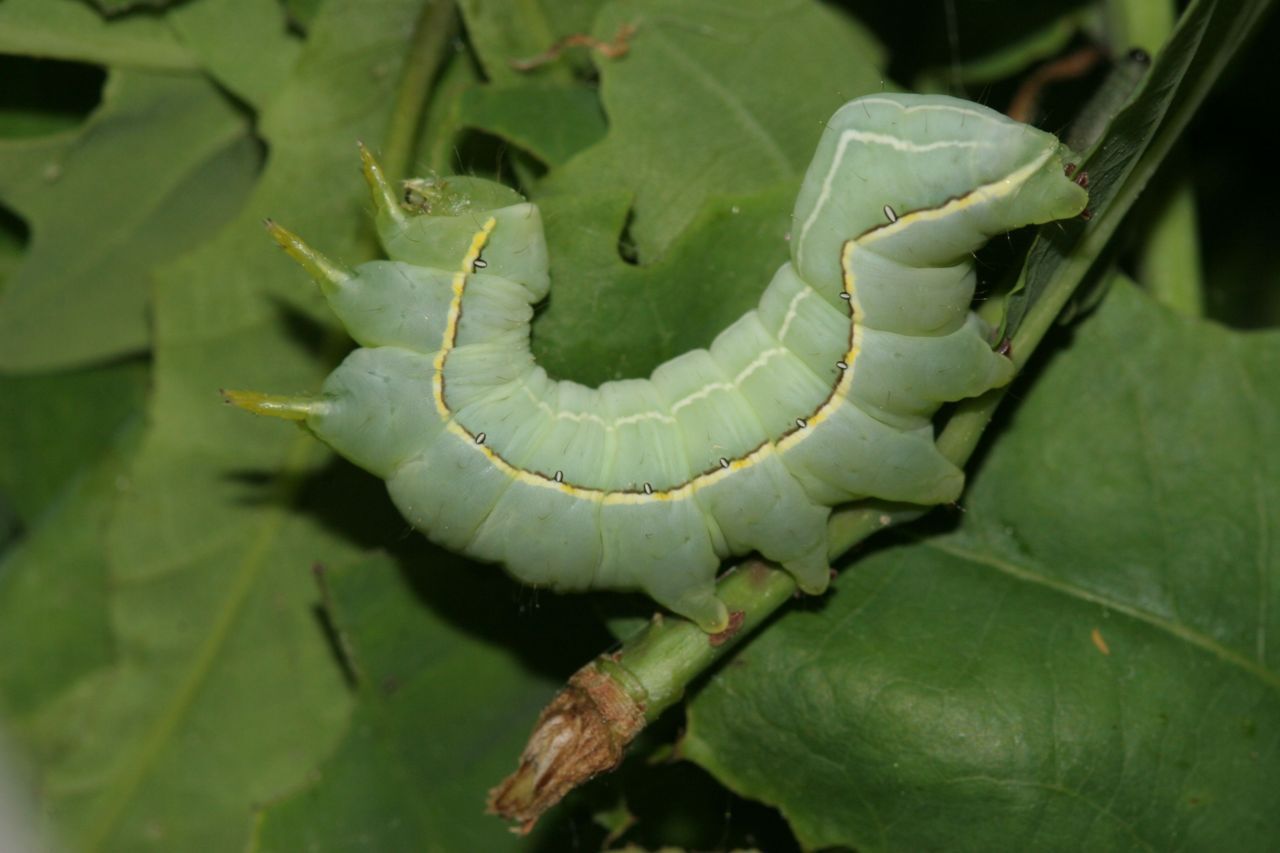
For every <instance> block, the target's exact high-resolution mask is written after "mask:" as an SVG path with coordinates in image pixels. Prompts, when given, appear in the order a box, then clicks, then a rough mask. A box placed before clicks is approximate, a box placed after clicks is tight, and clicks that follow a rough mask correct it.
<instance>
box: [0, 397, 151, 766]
mask: <svg viewBox="0 0 1280 853" xmlns="http://www.w3.org/2000/svg"><path fill="white" fill-rule="evenodd" d="M123 378H124V377H121V376H111V377H105V376H97V377H93V379H94V380H95V384H96V386H97V387H98V388H102V387H105V386H108V385H110V384H119V381H121V380H122V379H123ZM63 384H64V386H65V385H86V384H89V383H88V381H87V380H86V379H84V378H82V377H75V378H73V379H70V380H69V381H68V382H65V383H63ZM58 390H61V389H58ZM95 398H98V395H97V394H96V393H92V392H91V396H90V399H91V400H93V399H95ZM45 408H47V406H46V407H45ZM55 423H56V424H58V425H62V424H64V423H65V421H63V420H62V419H61V418H59V419H57V420H56V421H55V420H52V419H50V420H49V421H48V422H47V426H46V433H47V434H50V433H54V432H55V431H56V429H55V428H53V425H54V424H55ZM141 433H142V418H141V416H140V414H139V413H134V416H133V417H131V418H130V419H129V420H128V422H126V423H124V424H121V425H119V426H118V427H117V428H116V429H113V430H109V431H105V432H104V433H103V435H102V437H101V438H98V439H96V440H93V442H92V443H93V444H95V445H101V444H103V442H104V440H106V441H109V444H107V445H106V446H105V447H101V448H98V450H99V458H98V459H96V460H94V461H93V464H85V465H84V466H83V471H82V473H81V476H79V477H77V478H76V479H75V480H73V481H71V482H70V483H59V485H61V486H63V488H62V489H61V490H60V493H59V494H58V497H57V500H56V502H51V504H50V506H49V507H48V509H47V511H45V512H43V513H42V515H41V519H40V524H39V525H34V526H33V527H32V529H31V530H30V531H29V533H28V535H27V536H26V538H25V539H24V540H23V541H22V542H21V543H20V544H19V545H18V546H17V547H15V548H14V549H13V550H11V551H8V552H6V553H5V555H4V559H3V560H0V648H6V649H21V650H22V653H21V654H7V655H3V656H0V719H2V720H3V721H4V722H5V723H6V724H7V727H8V728H10V729H11V730H14V729H16V731H17V732H18V733H19V734H20V735H21V736H23V739H24V740H29V741H34V742H32V743H28V744H27V745H28V746H33V747H35V751H37V752H38V751H39V749H40V741H41V739H42V738H43V735H41V734H40V731H41V730H42V729H43V727H44V726H45V725H46V724H47V721H46V720H42V719H41V718H42V716H43V714H44V713H47V712H48V709H49V707H51V706H52V705H53V704H56V701H57V699H58V697H59V696H60V695H61V694H62V693H63V692H64V691H65V690H66V687H67V685H69V684H74V683H76V682H78V681H79V680H80V679H82V678H84V677H86V676H89V675H90V674H91V673H95V672H99V671H102V670H103V668H104V667H107V666H109V665H110V664H111V662H112V660H113V657H114V649H113V647H112V637H111V626H110V624H109V614H108V609H107V597H108V596H107V588H108V567H107V557H106V547H105V546H106V534H107V526H108V524H109V523H110V521H111V514H112V509H113V505H114V501H113V498H114V497H115V495H116V494H117V492H118V491H119V489H120V485H121V482H122V481H123V480H124V478H125V477H126V476H127V473H128V465H129V461H130V459H131V458H132V455H133V452H134V451H135V450H136V449H137V446H138V440H139V438H140V436H141ZM11 446H12V447H14V448H15V449H18V448H21V449H22V450H23V451H27V452H30V451H31V449H32V448H31V447H30V446H26V447H23V445H21V444H15V445H9V444H7V443H6V444H5V447H11ZM71 737H74V735H73V734H72V733H71V732H66V733H64V734H63V737H62V738H61V740H63V741H65V740H67V739H70V738H71Z"/></svg>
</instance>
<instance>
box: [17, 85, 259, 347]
mask: <svg viewBox="0 0 1280 853" xmlns="http://www.w3.org/2000/svg"><path fill="white" fill-rule="evenodd" d="M260 156H261V153H260V151H259V149H258V144H257V142H256V141H255V140H254V139H253V137H252V136H251V135H250V129H249V126H248V122H247V121H246V120H245V118H244V117H243V116H242V115H241V114H240V113H239V112H238V111H237V110H236V109H235V108H233V107H232V106H231V105H230V104H229V103H228V102H227V100H226V99H225V98H224V97H223V96H222V95H221V94H220V93H219V92H218V91H217V89H216V88H214V87H213V86H212V85H211V84H210V83H209V82H208V81H207V80H206V79H205V78H204V77H201V76H197V75H185V74H159V73H153V72H141V71H116V72H113V73H112V75H111V78H110V79H109V81H108V84H107V86H106V90H105V92H104V97H103V103H102V106H101V108H100V109H99V110H98V111H97V112H95V113H94V115H93V116H92V117H91V119H90V120H89V121H88V122H87V123H86V124H85V125H84V127H83V128H82V129H80V130H79V131H77V132H74V133H69V134H63V135H59V136H54V137H41V138H37V139H24V140H11V141H0V198H3V199H4V200H5V202H6V203H8V204H10V205H12V206H13V208H14V209H15V210H16V211H17V212H18V213H20V214H21V215H22V216H23V217H24V218H25V219H26V220H27V222H28V223H29V224H30V227H31V246H30V249H29V250H28V252H27V255H26V258H25V260H24V263H23V264H22V266H21V267H19V268H18V270H17V271H15V272H14V274H13V275H11V276H10V277H9V279H8V281H7V283H6V286H5V289H4V291H3V293H0V369H3V370H47V369H52V368H62V367H68V366H72V365H79V364H83V363H85V362H89V361H95V360H100V359H104V358H109V357H112V356H116V355H120V354H122V353H127V352H132V351H136V350H139V349H142V348H144V347H145V346H146V345H147V343H148V339H149V331H148V328H147V318H146V308H147V301H148V298H149V290H150V285H151V281H150V276H151V274H152V272H153V270H154V269H155V267H157V266H158V265H160V264H162V263H164V262H166V261H168V260H171V259H173V258H175V257H177V256H178V255H179V254H181V253H182V252H184V251H186V250H187V249H190V248H191V247H192V246H194V245H196V244H197V243H198V242H200V241H201V240H203V239H205V238H206V237H207V236H208V235H209V233H210V232H211V231H213V230H214V229H216V228H217V227H218V226H220V225H221V224H222V223H223V222H225V221H226V220H227V219H228V218H230V216H231V215H232V214H233V213H235V212H236V211H237V210H238V209H239V208H240V207H241V205H242V204H243V202H244V199H245V198H246V196H247V194H248V191H249V189H250V187H251V185H252V181H253V179H254V178H255V176H256V174H257V170H258V165H259V160H260Z"/></svg>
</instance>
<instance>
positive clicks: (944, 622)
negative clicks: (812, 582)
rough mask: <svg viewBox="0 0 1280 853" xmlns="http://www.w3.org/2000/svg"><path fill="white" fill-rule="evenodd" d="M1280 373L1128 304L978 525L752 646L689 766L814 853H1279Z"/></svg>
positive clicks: (964, 523)
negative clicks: (933, 852)
mask: <svg viewBox="0 0 1280 853" xmlns="http://www.w3.org/2000/svg"><path fill="white" fill-rule="evenodd" d="M1278 369H1280V336H1277V335H1275V334H1267V335H1253V336H1246V335H1240V334H1235V333H1231V332H1226V331H1223V330H1221V329H1218V328H1215V327H1212V326H1207V325H1203V324H1197V323H1193V322H1189V321H1185V320H1182V319H1179V318H1176V317H1174V316H1171V315H1170V314H1168V313H1166V312H1165V311H1163V310H1161V309H1159V308H1156V307H1155V306H1154V305H1152V304H1151V303H1150V302H1149V301H1148V300H1147V299H1146V298H1145V297H1143V296H1142V295H1140V294H1139V293H1138V292H1137V291H1136V290H1135V289H1134V288H1133V287H1132V285H1127V284H1125V285H1118V286H1116V287H1115V288H1114V289H1113V292H1112V293H1111V295H1110V296H1109V298H1108V299H1107V301H1106V303H1105V304H1104V305H1103V307H1102V309H1101V310H1100V312H1099V313H1098V314H1097V315H1096V316H1094V317H1092V318H1090V320H1089V321H1087V322H1086V323H1085V324H1083V325H1082V326H1081V328H1080V329H1079V330H1078V332H1077V334H1076V335H1074V336H1073V340H1072V342H1071V346H1070V349H1069V350H1068V351H1067V352H1064V353H1061V354H1059V355H1058V356H1057V357H1056V358H1055V359H1054V360H1053V361H1052V362H1051V364H1050V365H1049V366H1048V369H1047V370H1045V372H1044V374H1043V375H1042V376H1040V377H1038V378H1037V379H1036V382H1035V384H1034V385H1033V386H1031V388H1030V390H1029V391H1028V392H1027V395H1026V399H1024V400H1023V401H1022V402H1021V404H1020V405H1019V406H1018V408H1017V410H1016V412H1015V413H1014V414H1013V418H1012V422H1011V423H1010V425H1009V428H1008V430H1007V431H1006V432H1005V434H1003V435H1001V436H1000V438H999V441H998V442H996V443H995V445H994V446H993V450H992V452H991V455H990V457H989V458H988V459H987V460H986V461H985V463H984V465H983V466H982V468H981V471H980V473H979V475H978V477H977V479H976V480H975V482H974V484H973V486H972V489H971V491H970V493H969V496H968V498H967V499H966V501H965V512H964V514H963V516H962V518H961V520H960V522H959V525H958V527H957V528H956V529H955V530H954V531H953V532H951V533H949V534H946V535H941V536H938V537H935V538H932V539H925V540H922V541H919V542H917V543H914V544H909V545H908V544H903V545H897V546H893V547H889V548H886V549H884V550H882V551H880V552H878V553H876V554H874V555H872V556H870V557H869V558H867V559H864V560H861V561H859V562H856V563H854V564H853V565H852V566H850V567H849V568H848V569H847V570H846V571H845V572H844V573H843V574H842V577H841V578H840V582H839V584H838V587H837V590H836V593H835V595H833V596H832V597H831V598H830V599H828V600H826V601H824V602H821V603H816V604H815V605H814V606H812V607H809V608H803V609H797V610H794V611H792V612H790V613H788V614H787V615H786V616H785V617H784V618H782V619H780V620H779V621H778V622H777V623H776V624H774V625H773V626H772V627H771V628H770V629H769V630H768V631H766V632H765V633H763V634H762V635H761V636H760V637H759V638H758V639H757V640H756V641H754V642H753V643H751V645H749V646H748V647H747V648H746V649H745V650H744V651H743V653H742V654H740V655H739V656H738V657H737V658H736V659H735V660H734V661H733V663H732V664H731V665H730V666H728V667H726V668H725V669H724V670H723V671H721V673H719V674H718V675H717V676H716V677H715V678H714V679H713V681H712V682H711V683H710V684H709V685H708V687H707V689H706V690H705V691H703V693H702V694H701V695H700V696H699V697H698V698H697V699H696V701H695V702H694V703H693V704H692V707H691V710H690V732H689V737H688V740H687V744H686V746H687V753H688V755H690V756H691V757H692V758H694V760H696V761H698V762H699V763H700V764H702V765H703V766H705V767H707V768H708V769H710V770H712V772H714V773H715V774H716V775H717V776H719V777H720V778H721V779H722V780H723V781H725V782H726V783H727V784H729V785H730V787H732V788H734V789H735V790H737V791H739V792H741V793H744V794H746V795H748V796H752V797H758V798H760V799H763V800H765V801H766V802H769V803H772V804H775V805H777V806H778V807H779V808H780V809H782V811H783V813H784V814H785V815H786V816H787V818H788V819H789V820H790V822H791V825H792V827H793V829H795V831H796V832H797V834H798V835H799V837H800V838H801V840H802V841H803V842H804V843H805V844H806V845H807V846H809V847H822V846H827V845H833V844H843V845H849V846H853V847H856V848H858V849H860V850H915V849H937V848H947V849H974V850H977V849H994V848H998V849H1033V848H1034V849H1038V850H1080V849H1094V850H1103V849H1105V850H1130V849H1146V850H1152V849H1154V850H1167V849H1174V848H1178V849H1196V850H1213V849H1232V850H1268V849H1273V848H1274V843H1275V839H1276V838H1277V837H1280V836H1278V833H1280V799H1278V797H1277V794H1276V791H1277V790H1278V789H1280V776H1278V775H1277V774H1278V771H1277V767H1280V763H1277V762H1278V759H1280V671H1278V670H1277V668H1276V666H1275V660H1276V656H1277V654H1280V649H1278V648H1277V641H1276V631H1277V629H1278V628H1280V617H1278V616H1277V603H1278V602H1277V589H1280V582H1278V578H1280V556H1278V555H1277V552H1276V550H1275V549H1274V548H1273V547H1271V546H1270V545H1269V543H1270V542H1273V541H1275V539H1276V535H1277V534H1276V530H1277V526H1280V457H1277V456H1276V455H1275V454H1274V453H1271V452H1269V450H1268V448H1270V447H1273V446H1274V445H1275V444H1276V442H1277V441H1278V440H1280V387H1277V386H1276V384H1275V382H1274V381H1273V378H1274V376H1275V375H1276V372H1277V370H1278ZM1188 389H1195V391H1194V393H1193V394H1189V393H1188Z"/></svg>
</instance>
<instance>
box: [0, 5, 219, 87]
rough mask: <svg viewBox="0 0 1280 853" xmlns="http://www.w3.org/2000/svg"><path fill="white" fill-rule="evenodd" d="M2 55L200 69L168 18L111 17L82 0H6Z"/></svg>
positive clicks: (0, 21)
mask: <svg viewBox="0 0 1280 853" xmlns="http://www.w3.org/2000/svg"><path fill="white" fill-rule="evenodd" d="M0 53H16V54H21V55H23V56H43V57H50V58H54V59H69V60H75V61H79V62H98V63H102V64H103V65H112V66H115V67H118V68H148V69H154V70H171V71H172V70H179V69H191V68H194V67H196V61H195V58H194V57H192V56H191V54H190V53H188V52H187V50H186V49H185V48H184V47H183V46H182V44H181V43H180V42H179V41H178V39H176V38H174V35H173V32H172V31H171V30H170V29H169V28H168V26H166V24H165V22H164V20H163V19H161V18H157V17H154V16H150V15H130V16H126V17H123V18H120V19H117V20H108V19H107V18H104V17H103V16H102V15H101V14H99V13H98V12H97V11H95V10H94V9H93V8H92V7H91V6H89V4H87V3H84V2H80V0H4V2H3V3H0Z"/></svg>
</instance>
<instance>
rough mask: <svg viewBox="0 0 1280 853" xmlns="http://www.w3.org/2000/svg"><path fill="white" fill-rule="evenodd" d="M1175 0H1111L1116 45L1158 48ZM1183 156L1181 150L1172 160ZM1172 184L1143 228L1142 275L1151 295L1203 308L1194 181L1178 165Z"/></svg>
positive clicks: (1182, 307)
mask: <svg viewBox="0 0 1280 853" xmlns="http://www.w3.org/2000/svg"><path fill="white" fill-rule="evenodd" d="M1174 5H1175V4H1174V3H1173V2H1172V0H1157V2H1153V0H1109V2H1108V4H1107V24H1108V29H1109V30H1110V32H1111V33H1112V42H1113V44H1114V47H1115V48H1117V49H1121V48H1129V47H1141V48H1143V49H1144V50H1146V51H1147V52H1148V53H1150V54H1153V55H1154V54H1155V53H1156V51H1158V50H1159V49H1160V46H1161V45H1163V44H1164V43H1165V42H1166V41H1167V40H1168V38H1169V34H1170V33H1172V32H1173V27H1174V24H1175V22H1176V20H1177V10H1176V9H1175V8H1174ZM1180 159H1182V158H1179V157H1177V156H1176V155H1175V156H1174V157H1173V158H1172V160H1173V161H1175V162H1176V161H1178V160H1180ZM1176 171H1177V173H1178V177H1176V178H1174V183H1173V187H1172V189H1171V190H1170V191H1169V192H1168V193H1165V194H1163V196H1162V198H1161V199H1160V202H1159V205H1158V207H1157V208H1156V209H1155V210H1154V211H1153V212H1152V215H1151V216H1150V218H1149V220H1148V223H1149V224H1148V225H1147V226H1146V228H1145V229H1143V230H1144V235H1145V236H1144V240H1143V244H1142V246H1141V248H1140V249H1139V251H1138V254H1139V261H1138V272H1139V276H1138V277H1139V279H1140V280H1141V282H1142V284H1143V285H1144V286H1145V287H1146V288H1147V290H1148V291H1149V292H1150V293H1151V295H1152V296H1153V297H1154V298H1155V299H1157V300H1158V301H1160V302H1162V303H1164V304H1165V305H1167V306H1169V307H1170V308H1172V309H1173V310H1175V311H1177V312H1178V313H1180V314H1184V315H1186V316H1188V317H1200V316H1202V315H1203V314H1204V277H1203V274H1202V268H1201V263H1200V237H1199V233H1200V231H1199V223H1198V217H1197V215H1196V193H1195V184H1194V183H1193V182H1192V180H1191V178H1190V177H1189V176H1188V175H1187V174H1186V173H1185V172H1183V171H1182V170H1176Z"/></svg>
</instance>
